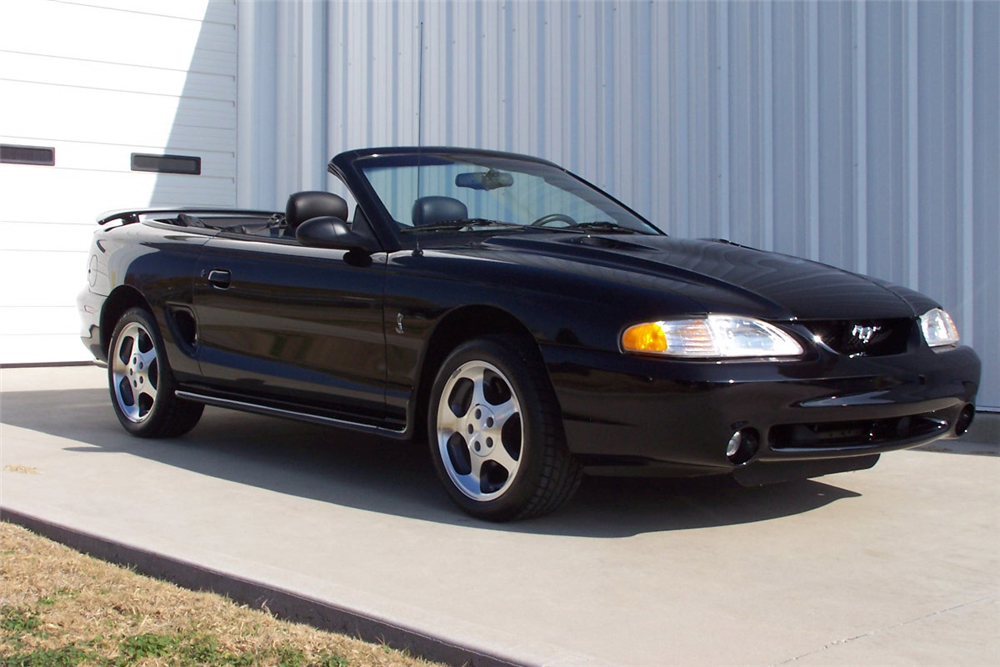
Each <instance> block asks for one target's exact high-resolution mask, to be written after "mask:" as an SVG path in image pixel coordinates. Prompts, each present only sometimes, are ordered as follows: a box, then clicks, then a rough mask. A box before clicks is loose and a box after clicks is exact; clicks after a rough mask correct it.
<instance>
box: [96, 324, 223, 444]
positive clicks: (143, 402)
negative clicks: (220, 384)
mask: <svg viewBox="0 0 1000 667" xmlns="http://www.w3.org/2000/svg"><path fill="white" fill-rule="evenodd" d="M108 385H109V388H110V390H111V404H112V406H114V409H115V415H117V417H118V421H120V422H121V424H122V426H124V427H125V430H126V431H128V432H129V433H131V434H132V435H136V436H139V437H140V438H169V437H173V436H178V435H182V434H184V433H187V432H188V431H190V430H191V429H192V428H194V426H195V424H197V423H198V420H199V419H201V413H202V411H203V410H204V409H205V406H204V405H202V404H201V403H192V402H190V401H184V400H181V399H179V398H177V397H176V396H175V395H174V389H175V388H176V387H175V383H174V379H173V374H172V373H171V372H170V366H169V365H168V364H167V355H166V354H165V353H164V351H163V341H162V340H161V339H160V332H159V330H158V329H157V327H156V322H155V321H154V320H153V316H152V315H150V314H149V313H148V312H147V311H145V310H144V309H142V308H132V309H130V310H128V311H126V312H125V314H124V315H122V317H121V319H119V320H118V325H117V326H116V327H115V331H114V333H113V334H112V336H111V347H110V349H109V354H108Z"/></svg>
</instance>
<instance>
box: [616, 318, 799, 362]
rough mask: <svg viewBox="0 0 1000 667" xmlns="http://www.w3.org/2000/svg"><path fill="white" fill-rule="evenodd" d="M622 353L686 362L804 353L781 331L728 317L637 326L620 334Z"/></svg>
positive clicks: (751, 321) (750, 319) (758, 322)
mask: <svg viewBox="0 0 1000 667" xmlns="http://www.w3.org/2000/svg"><path fill="white" fill-rule="evenodd" d="M622 349H623V350H625V351H626V352H642V353H647V354H660V355H664V356H668V357H683V358H688V359H715V358H741V357H797V356H799V355H801V354H802V353H803V349H802V346H801V345H799V344H798V342H797V341H796V340H795V339H794V338H792V337H791V336H790V335H788V334H787V333H785V332H784V331H782V330H781V329H779V328H777V327H775V326H773V325H770V324H768V323H767V322H762V321H760V320H755V319H753V318H749V317H733V316H730V315H709V316H708V317H704V318H697V319H690V320H665V321H662V322H643V323H642V324H636V325H634V326H631V327H629V328H628V329H626V330H625V332H624V333H623V334H622Z"/></svg>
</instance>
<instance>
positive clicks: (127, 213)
mask: <svg viewBox="0 0 1000 667" xmlns="http://www.w3.org/2000/svg"><path fill="white" fill-rule="evenodd" d="M163 213H187V214H189V215H193V214H197V213H209V214H213V215H254V216H260V217H271V216H274V215H284V214H283V213H280V212H278V211H255V210H250V209H242V208H202V207H190V206H186V207H185V206H181V207H176V208H140V209H123V210H120V211H107V212H106V213H102V214H101V215H100V216H98V218H97V224H99V225H106V224H108V223H109V222H114V221H115V220H121V221H122V223H123V224H126V225H128V224H131V223H133V222H139V216H141V215H161V214H163Z"/></svg>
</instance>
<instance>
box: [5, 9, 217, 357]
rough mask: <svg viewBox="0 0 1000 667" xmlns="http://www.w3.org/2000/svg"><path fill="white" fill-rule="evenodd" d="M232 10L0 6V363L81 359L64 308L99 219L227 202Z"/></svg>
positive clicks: (70, 315) (71, 311) (81, 281)
mask: <svg viewBox="0 0 1000 667" xmlns="http://www.w3.org/2000/svg"><path fill="white" fill-rule="evenodd" d="M236 12H237V8H236V3H235V2H234V1H233V0H224V1H216V0H213V1H212V2H209V1H208V0H156V1H153V0H148V1H147V2H143V3H136V2H134V0H79V1H75V0H74V1H69V2H66V1H60V2H53V1H49V0H14V1H9V0H8V1H5V2H3V3H0V144H2V145H3V148H2V156H0V221H2V226H3V231H2V233H0V284H2V292H0V308H2V318H0V363H3V364H16V363H39V362H67V361H77V360H85V359H89V358H90V357H89V354H88V353H87V351H86V350H85V349H84V347H83V345H82V344H81V343H80V340H79V334H78V328H79V326H78V317H77V314H76V306H75V302H76V295H77V293H78V292H79V291H80V289H81V288H82V287H83V286H84V285H85V276H86V263H87V262H86V260H87V245H88V242H89V239H90V236H91V233H92V232H93V230H94V229H95V228H96V227H95V223H94V220H95V218H96V216H97V215H98V214H99V213H100V212H102V211H104V210H107V209H112V208H125V207H144V206H148V205H156V206H159V205H176V204H199V205H211V206H232V205H234V204H235V201H236V191H235V169H236V168H235V149H236ZM25 147H27V148H25ZM39 149H40V150H39ZM164 155H177V156H185V157H187V158H191V159H185V160H179V161H166V160H163V159H161V158H160V157H159V156H164ZM143 156H152V157H143ZM137 168H138V169H150V168H152V169H154V170H160V171H141V170H136V169H137ZM163 169H166V170H167V171H168V172H169V171H177V170H179V171H182V172H187V173H165V172H163V171H162V170H163ZM191 172H200V173H191Z"/></svg>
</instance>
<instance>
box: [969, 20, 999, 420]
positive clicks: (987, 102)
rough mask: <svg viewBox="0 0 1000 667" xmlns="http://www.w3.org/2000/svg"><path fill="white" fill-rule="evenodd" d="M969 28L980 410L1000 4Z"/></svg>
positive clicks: (995, 189)
mask: <svg viewBox="0 0 1000 667" xmlns="http://www.w3.org/2000/svg"><path fill="white" fill-rule="evenodd" d="M974 11H975V19H974V21H973V27H972V31H973V34H972V49H973V56H972V81H973V83H972V86H973V89H972V135H973V136H974V137H975V145H974V146H973V154H972V181H973V183H972V218H973V234H974V243H973V246H974V251H973V265H974V267H975V268H974V272H973V298H972V304H971V306H972V308H971V310H972V313H971V317H972V318H973V329H974V333H973V338H974V341H975V343H976V346H977V347H976V350H977V351H978V352H979V355H980V357H982V360H983V368H984V373H983V383H982V388H981V389H980V400H979V402H980V405H990V406H993V407H995V408H998V407H1000V344H998V343H997V330H998V329H1000V321H998V319H1000V261H998V258H1000V4H988V3H980V4H977V5H975V9H974Z"/></svg>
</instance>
